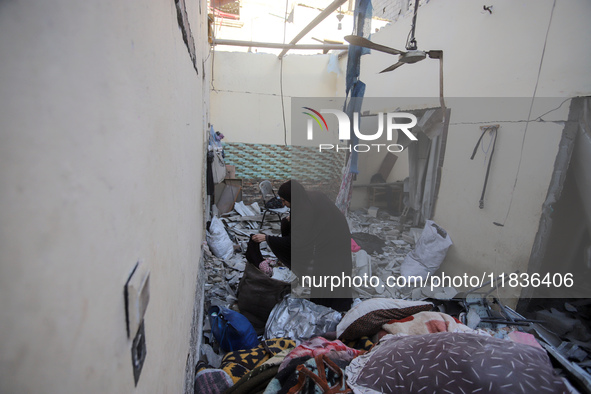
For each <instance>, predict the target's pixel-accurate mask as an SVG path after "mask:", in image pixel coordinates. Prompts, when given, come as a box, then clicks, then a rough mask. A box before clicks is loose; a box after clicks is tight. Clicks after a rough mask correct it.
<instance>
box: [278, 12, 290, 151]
mask: <svg viewBox="0 0 591 394" xmlns="http://www.w3.org/2000/svg"><path fill="white" fill-rule="evenodd" d="M288 8H289V0H285V17H284V18H283V43H284V44H285V36H286V32H287V10H288ZM284 57H285V56H281V57H280V58H279V62H280V63H279V91H280V93H281V115H282V116H283V141H284V142H285V146H287V124H286V121H285V102H284V101H285V97H284V96H283V58H284Z"/></svg>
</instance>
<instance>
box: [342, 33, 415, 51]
mask: <svg viewBox="0 0 591 394" xmlns="http://www.w3.org/2000/svg"><path fill="white" fill-rule="evenodd" d="M345 40H347V42H349V44H351V45H357V46H358V47H364V48H369V49H375V50H376V51H380V52H385V53H389V54H391V55H404V54H405V53H406V52H402V51H399V50H398V49H394V48H390V47H387V46H384V45H380V44H376V43H375V42H371V41H369V40H368V39H367V38H363V37H359V36H354V35H353V36H345Z"/></svg>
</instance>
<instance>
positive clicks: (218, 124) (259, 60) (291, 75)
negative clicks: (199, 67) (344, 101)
mask: <svg viewBox="0 0 591 394" xmlns="http://www.w3.org/2000/svg"><path fill="white" fill-rule="evenodd" d="M329 57H330V55H309V56H306V55H297V54H290V53H288V55H286V56H285V57H284V59H283V75H282V76H281V61H280V60H279V59H278V58H277V55H272V54H263V53H256V54H253V53H241V52H224V51H217V49H216V52H215V54H214V56H213V58H214V60H213V82H212V85H213V88H212V91H211V119H212V123H213V125H214V128H215V130H216V131H221V132H222V133H223V134H224V136H225V139H224V142H245V143H258V144H279V145H283V144H285V133H284V127H283V125H284V122H283V111H282V106H281V80H283V97H284V107H285V124H286V126H287V143H288V144H289V143H290V142H291V131H290V129H291V126H290V123H291V97H335V96H337V95H338V94H342V91H343V89H344V87H343V86H344V85H343V83H342V76H340V77H339V76H338V75H337V74H336V73H334V72H330V71H329V70H328V68H327V66H328V62H329ZM341 67H342V66H341Z"/></svg>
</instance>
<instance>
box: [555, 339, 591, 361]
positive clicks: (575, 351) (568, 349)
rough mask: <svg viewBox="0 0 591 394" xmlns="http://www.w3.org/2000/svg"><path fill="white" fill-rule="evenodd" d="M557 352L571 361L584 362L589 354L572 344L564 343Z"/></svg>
mask: <svg viewBox="0 0 591 394" xmlns="http://www.w3.org/2000/svg"><path fill="white" fill-rule="evenodd" d="M557 350H558V351H559V352H560V353H561V354H562V355H563V356H564V357H566V358H568V359H569V360H574V361H578V362H582V361H583V360H585V359H586V358H587V352H586V351H584V350H583V349H581V348H580V347H579V346H578V345H575V344H574V343H572V342H562V343H561V344H560V346H558V349H557Z"/></svg>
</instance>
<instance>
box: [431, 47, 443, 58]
mask: <svg viewBox="0 0 591 394" xmlns="http://www.w3.org/2000/svg"><path fill="white" fill-rule="evenodd" d="M427 55H429V57H430V58H431V59H443V51H442V50H440V49H439V50H435V51H429V52H427Z"/></svg>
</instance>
